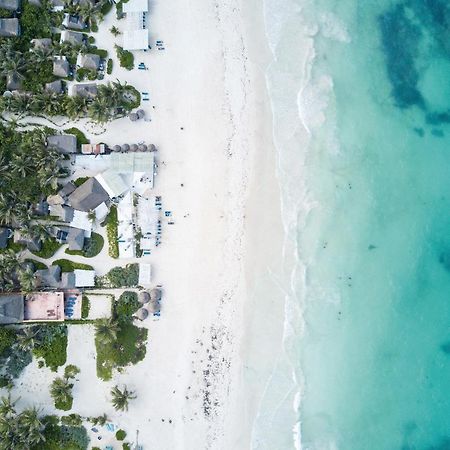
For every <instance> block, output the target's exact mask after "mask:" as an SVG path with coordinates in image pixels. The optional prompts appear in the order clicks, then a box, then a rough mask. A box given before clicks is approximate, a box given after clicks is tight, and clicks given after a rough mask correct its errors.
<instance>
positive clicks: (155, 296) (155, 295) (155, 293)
mask: <svg viewBox="0 0 450 450" xmlns="http://www.w3.org/2000/svg"><path fill="white" fill-rule="evenodd" d="M150 299H151V300H152V302H159V301H160V300H161V289H157V288H155V289H152V290H151V291H150Z"/></svg>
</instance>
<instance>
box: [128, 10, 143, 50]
mask: <svg viewBox="0 0 450 450" xmlns="http://www.w3.org/2000/svg"><path fill="white" fill-rule="evenodd" d="M125 4H126V3H125ZM123 48H124V49H125V50H144V49H147V48H148V30H142V29H141V30H125V31H124V33H123Z"/></svg>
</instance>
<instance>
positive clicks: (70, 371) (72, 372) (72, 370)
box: [64, 364, 80, 379]
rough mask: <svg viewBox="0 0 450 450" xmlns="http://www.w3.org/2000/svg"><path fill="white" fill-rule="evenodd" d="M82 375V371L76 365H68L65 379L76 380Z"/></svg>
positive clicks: (65, 370) (65, 369)
mask: <svg viewBox="0 0 450 450" xmlns="http://www.w3.org/2000/svg"><path fill="white" fill-rule="evenodd" d="M79 373H80V369H79V368H78V367H77V366H75V365H74V364H68V365H67V366H66V367H64V377H65V378H67V379H70V378H75V377H76V376H77V375H78V374H79Z"/></svg>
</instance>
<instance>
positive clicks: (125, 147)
mask: <svg viewBox="0 0 450 450" xmlns="http://www.w3.org/2000/svg"><path fill="white" fill-rule="evenodd" d="M122 150H123V151H124V152H127V151H128V150H130V146H129V145H128V144H123V145H122Z"/></svg>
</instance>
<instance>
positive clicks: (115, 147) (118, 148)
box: [112, 144, 122, 152]
mask: <svg viewBox="0 0 450 450" xmlns="http://www.w3.org/2000/svg"><path fill="white" fill-rule="evenodd" d="M112 151H113V152H121V151H122V147H121V146H120V145H117V144H116V145H114V147H113V148H112Z"/></svg>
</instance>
